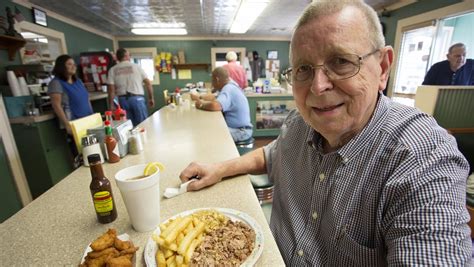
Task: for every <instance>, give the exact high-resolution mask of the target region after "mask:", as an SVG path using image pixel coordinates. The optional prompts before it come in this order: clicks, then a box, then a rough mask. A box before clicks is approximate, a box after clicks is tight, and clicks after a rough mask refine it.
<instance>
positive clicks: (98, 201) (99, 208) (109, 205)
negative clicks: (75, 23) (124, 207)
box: [94, 191, 114, 213]
mask: <svg viewBox="0 0 474 267" xmlns="http://www.w3.org/2000/svg"><path fill="white" fill-rule="evenodd" d="M94 207H95V211H96V212H97V213H104V212H110V211H112V210H113V209H114V202H113V201H112V195H111V194H110V192H109V191H99V192H97V193H95V194H94Z"/></svg>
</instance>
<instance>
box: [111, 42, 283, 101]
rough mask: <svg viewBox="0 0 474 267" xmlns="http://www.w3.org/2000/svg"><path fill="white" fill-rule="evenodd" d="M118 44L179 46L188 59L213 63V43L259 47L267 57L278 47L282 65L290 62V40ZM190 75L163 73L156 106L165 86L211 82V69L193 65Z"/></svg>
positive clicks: (130, 44)
mask: <svg viewBox="0 0 474 267" xmlns="http://www.w3.org/2000/svg"><path fill="white" fill-rule="evenodd" d="M118 44H119V47H128V48H133V47H156V48H157V52H158V53H159V52H171V53H173V54H177V53H178V51H179V50H184V53H185V58H186V63H208V64H209V65H210V64H211V48H212V47H245V49H246V51H247V53H249V52H252V51H257V52H258V54H259V56H260V57H261V58H263V59H264V60H266V59H267V51H269V50H276V51H278V59H279V60H280V69H282V70H284V69H286V68H287V67H288V66H289V63H288V57H289V44H290V42H289V41H239V40H156V41H149V40H140V39H137V40H133V41H120V40H119V42H118ZM191 73H192V78H191V79H184V80H180V79H176V80H173V79H171V74H169V73H160V85H155V86H153V89H154V93H155V102H156V105H155V110H156V109H159V108H161V107H162V106H164V104H165V103H164V100H163V90H164V89H168V91H170V92H173V91H174V89H175V88H176V87H184V86H185V85H186V83H191V82H193V83H196V82H198V81H203V82H211V71H210V68H209V71H207V70H202V69H192V70H191Z"/></svg>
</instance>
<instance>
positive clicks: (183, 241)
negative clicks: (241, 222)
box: [152, 210, 228, 267]
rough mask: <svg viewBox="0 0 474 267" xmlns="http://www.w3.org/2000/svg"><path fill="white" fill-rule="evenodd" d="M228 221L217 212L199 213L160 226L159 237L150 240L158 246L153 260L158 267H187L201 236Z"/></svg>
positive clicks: (154, 236)
mask: <svg viewBox="0 0 474 267" xmlns="http://www.w3.org/2000/svg"><path fill="white" fill-rule="evenodd" d="M227 220H228V218H227V217H225V216H224V215H223V214H221V213H219V212H217V211H209V210H206V211H199V212H196V213H194V214H191V215H187V216H184V217H177V218H175V219H174V220H172V221H171V220H170V221H168V222H166V223H163V224H161V225H160V226H159V227H160V231H161V233H160V235H156V234H153V235H152V238H153V240H154V241H155V242H156V243H157V245H158V250H157V252H156V255H155V258H156V262H157V265H158V266H159V267H167V266H172V267H173V266H176V267H181V266H189V264H190V262H191V259H192V256H193V253H194V250H195V249H196V248H197V247H199V245H200V244H201V242H202V240H203V235H205V234H206V233H208V232H209V231H212V230H213V229H215V228H216V227H217V226H219V225H220V224H222V223H225V222H226V221H227Z"/></svg>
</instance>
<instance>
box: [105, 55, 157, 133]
mask: <svg viewBox="0 0 474 267" xmlns="http://www.w3.org/2000/svg"><path fill="white" fill-rule="evenodd" d="M116 56H117V60H118V61H119V63H118V64H117V65H115V66H113V67H112V68H111V69H110V71H109V77H108V83H109V89H108V92H109V106H110V107H111V108H113V106H114V98H115V96H116V95H117V96H118V99H119V103H120V106H121V107H122V108H123V109H125V110H126V111H127V117H128V118H129V119H130V120H132V123H133V126H136V125H138V124H139V123H140V122H142V121H144V120H145V119H146V118H147V117H148V109H147V105H146V99H145V91H144V89H143V84H145V86H146V89H147V91H148V97H149V99H148V105H149V106H150V108H152V107H154V106H155V101H154V98H153V87H152V86H151V82H150V80H149V79H148V78H147V76H146V74H145V72H144V71H143V69H142V68H140V66H138V65H137V64H133V63H131V62H130V54H129V52H128V51H127V50H125V49H123V48H119V49H118V50H117V53H116Z"/></svg>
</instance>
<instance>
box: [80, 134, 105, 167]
mask: <svg viewBox="0 0 474 267" xmlns="http://www.w3.org/2000/svg"><path fill="white" fill-rule="evenodd" d="M81 141H82V158H83V159H84V166H87V167H88V166H89V161H88V160H87V157H88V156H89V155H92V154H99V156H100V163H104V156H103V155H102V150H101V149H100V144H99V141H98V140H97V138H96V137H95V134H89V135H86V136H84V137H82V140H81Z"/></svg>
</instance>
